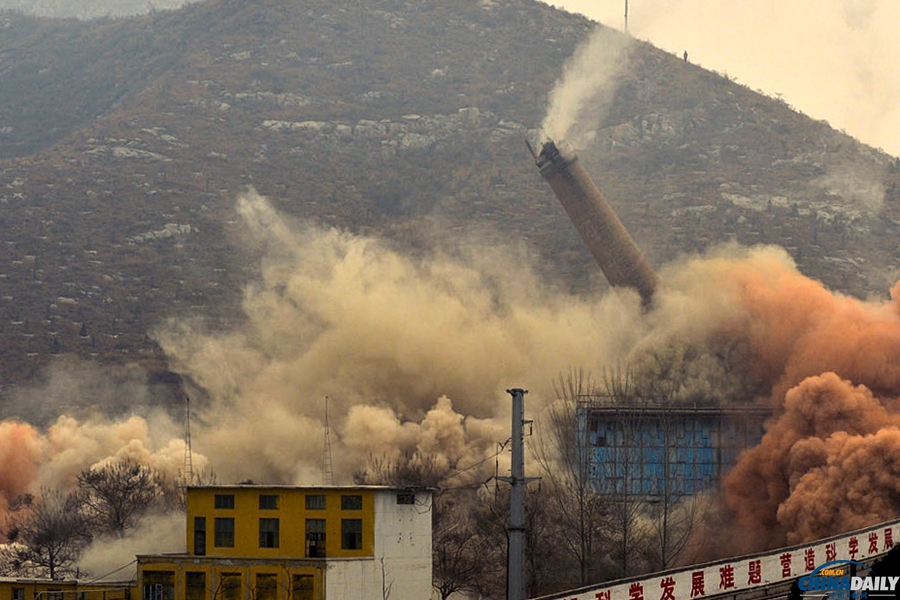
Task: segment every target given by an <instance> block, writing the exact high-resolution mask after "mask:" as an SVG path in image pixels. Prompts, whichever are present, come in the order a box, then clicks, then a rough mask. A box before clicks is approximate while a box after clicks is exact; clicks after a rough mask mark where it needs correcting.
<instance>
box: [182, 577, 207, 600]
mask: <svg viewBox="0 0 900 600" xmlns="http://www.w3.org/2000/svg"><path fill="white" fill-rule="evenodd" d="M184 600H206V573H204V572H202V571H188V572H187V573H185V579H184Z"/></svg>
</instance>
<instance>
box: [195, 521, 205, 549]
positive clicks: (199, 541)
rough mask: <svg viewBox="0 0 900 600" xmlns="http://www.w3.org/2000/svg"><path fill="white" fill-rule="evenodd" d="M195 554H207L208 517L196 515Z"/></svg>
mask: <svg viewBox="0 0 900 600" xmlns="http://www.w3.org/2000/svg"><path fill="white" fill-rule="evenodd" d="M194 554H195V555H196V556H205V555H206V517H194Z"/></svg>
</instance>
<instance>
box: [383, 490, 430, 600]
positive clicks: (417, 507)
mask: <svg viewBox="0 0 900 600" xmlns="http://www.w3.org/2000/svg"><path fill="white" fill-rule="evenodd" d="M397 494H398V492H397V491H396V490H390V491H388V490H386V491H379V492H377V493H376V494H375V561H376V563H378V571H379V578H380V577H381V564H380V563H381V561H382V559H383V561H384V579H385V580H386V581H387V582H388V583H390V584H391V585H392V587H391V596H390V600H428V599H429V598H430V597H431V564H432V563H431V509H432V505H431V492H424V491H420V492H416V495H415V502H414V503H413V504H397ZM379 592H380V587H379ZM377 600H381V595H379V596H378V599H377Z"/></svg>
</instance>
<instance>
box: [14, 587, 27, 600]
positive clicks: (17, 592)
mask: <svg viewBox="0 0 900 600" xmlns="http://www.w3.org/2000/svg"><path fill="white" fill-rule="evenodd" d="M12 600H25V588H23V587H14V588H13V589H12Z"/></svg>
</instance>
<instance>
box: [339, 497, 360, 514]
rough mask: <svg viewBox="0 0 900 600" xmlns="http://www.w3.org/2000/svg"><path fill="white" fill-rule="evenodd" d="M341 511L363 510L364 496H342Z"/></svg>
mask: <svg viewBox="0 0 900 600" xmlns="http://www.w3.org/2000/svg"><path fill="white" fill-rule="evenodd" d="M341 510H362V496H359V495H353V496H341Z"/></svg>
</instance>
